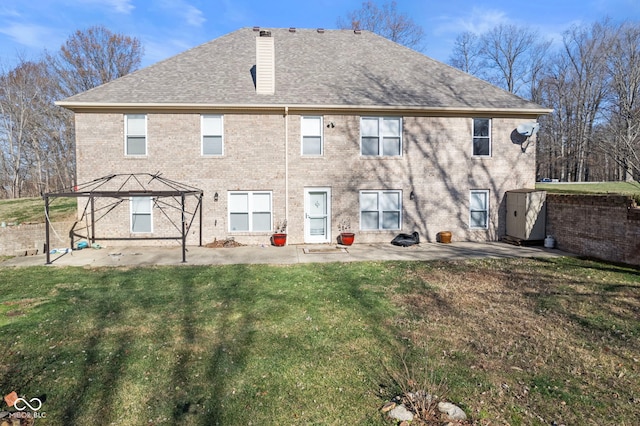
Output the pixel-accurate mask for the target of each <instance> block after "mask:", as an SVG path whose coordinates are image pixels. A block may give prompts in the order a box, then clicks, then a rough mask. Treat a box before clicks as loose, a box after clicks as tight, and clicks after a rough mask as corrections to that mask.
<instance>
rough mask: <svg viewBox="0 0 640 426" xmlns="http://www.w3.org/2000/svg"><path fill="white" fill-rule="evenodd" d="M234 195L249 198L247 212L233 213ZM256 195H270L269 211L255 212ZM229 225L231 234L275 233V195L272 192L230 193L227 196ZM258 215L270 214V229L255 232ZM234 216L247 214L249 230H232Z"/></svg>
mask: <svg viewBox="0 0 640 426" xmlns="http://www.w3.org/2000/svg"><path fill="white" fill-rule="evenodd" d="M234 195H246V196H247V210H246V211H240V210H238V211H232V209H231V208H232V207H231V205H232V198H233V196H234ZM255 195H269V211H268V212H267V211H255V210H254V204H255V202H254V197H255ZM227 211H228V213H227V223H228V224H229V225H228V228H229V232H273V193H272V191H229V192H228V194H227ZM256 213H269V224H270V228H269V229H260V230H255V229H254V228H255V226H254V220H253V219H254V215H255V214H256ZM233 214H247V223H248V229H232V221H231V216H232V215H233Z"/></svg>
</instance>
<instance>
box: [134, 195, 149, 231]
mask: <svg viewBox="0 0 640 426" xmlns="http://www.w3.org/2000/svg"><path fill="white" fill-rule="evenodd" d="M152 205H153V199H152V198H151V197H131V232H136V233H139V232H152V231H153V227H152V223H153V221H152V211H153V210H152V208H151V207H152Z"/></svg>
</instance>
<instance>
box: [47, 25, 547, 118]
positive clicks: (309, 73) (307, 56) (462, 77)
mask: <svg viewBox="0 0 640 426" xmlns="http://www.w3.org/2000/svg"><path fill="white" fill-rule="evenodd" d="M270 31H271V36H272V37H273V38H274V43H275V92H274V93H273V94H259V93H257V92H256V86H255V77H256V76H255V65H256V37H259V36H260V35H259V32H258V31H255V30H254V29H252V28H243V29H240V30H237V31H234V32H232V33H229V34H227V35H225V36H222V37H220V38H217V39H215V40H212V41H210V42H207V43H205V44H202V45H200V46H197V47H195V48H193V49H190V50H188V51H186V52H183V53H181V54H178V55H176V56H174V57H171V58H169V59H166V60H164V61H161V62H158V63H156V64H154V65H151V66H149V67H146V68H143V69H141V70H138V71H136V72H134V73H132V74H129V75H126V76H124V77H122V78H119V79H117V80H114V81H111V82H109V83H107V84H104V85H102V86H100V87H96V88H94V89H91V90H89V91H86V92H84V93H80V94H78V95H75V96H72V97H70V98H67V99H65V100H64V101H61V102H59V103H58V104H59V105H61V106H65V107H68V108H71V109H76V108H82V107H83V106H89V105H93V106H96V105H102V106H105V107H108V106H109V105H111V106H115V105H118V106H119V107H122V106H123V105H131V106H135V105H147V106H154V105H155V106H162V105H166V106H180V105H190V106H202V107H206V106H220V107H224V106H228V107H235V108H238V107H260V106H278V105H282V106H290V107H295V106H303V105H304V106H312V105H313V106H318V107H332V108H336V107H338V108H339V107H345V108H353V107H358V108H367V107H371V108H411V109H428V110H437V109H442V110H514V111H516V110H517V111H521V112H526V111H528V112H534V111H537V112H538V113H544V112H548V110H544V109H542V107H540V106H539V105H537V104H535V103H532V102H529V101H526V100H524V99H522V98H519V97H517V96H515V95H513V94H511V93H509V92H506V91H504V90H502V89H500V88H497V87H495V86H493V85H491V84H489V83H487V82H485V81H483V80H480V79H478V78H475V77H473V76H471V75H469V74H466V73H464V72H462V71H460V70H458V69H455V68H452V67H450V66H448V65H445V64H443V63H441V62H438V61H435V60H433V59H431V58H429V57H427V56H424V55H422V54H421V53H418V52H416V51H413V50H411V49H409V48H406V47H404V46H401V45H399V44H397V43H394V42H391V41H389V40H387V39H385V38H383V37H380V36H378V35H376V34H374V33H371V32H368V31H361V32H357V33H356V32H354V31H351V30H324V31H318V30H308V29H297V30H295V31H290V30H289V29H271V30H270Z"/></svg>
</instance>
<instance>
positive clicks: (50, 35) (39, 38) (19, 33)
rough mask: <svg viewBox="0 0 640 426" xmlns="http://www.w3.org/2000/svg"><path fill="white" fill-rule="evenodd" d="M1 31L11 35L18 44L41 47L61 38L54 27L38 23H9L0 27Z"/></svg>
mask: <svg viewBox="0 0 640 426" xmlns="http://www.w3.org/2000/svg"><path fill="white" fill-rule="evenodd" d="M0 33H2V34H5V35H7V36H9V37H10V38H12V39H13V40H14V41H15V42H16V43H18V44H21V45H23V46H27V47H34V48H40V49H41V48H43V47H46V46H48V45H50V44H51V43H52V41H53V40H57V39H58V38H59V37H58V35H57V34H56V32H55V31H54V30H53V29H52V28H49V27H45V26H42V25H36V24H17V23H14V24H9V25H7V26H3V27H0Z"/></svg>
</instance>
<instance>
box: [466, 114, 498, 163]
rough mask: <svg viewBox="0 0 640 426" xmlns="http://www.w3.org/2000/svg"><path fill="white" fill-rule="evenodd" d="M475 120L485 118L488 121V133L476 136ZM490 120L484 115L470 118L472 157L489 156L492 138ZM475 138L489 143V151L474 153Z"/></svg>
mask: <svg viewBox="0 0 640 426" xmlns="http://www.w3.org/2000/svg"><path fill="white" fill-rule="evenodd" d="M476 120H486V121H488V125H487V126H488V133H489V134H488V135H486V136H476ZM491 125H492V120H491V119H490V118H486V117H477V118H474V119H473V120H472V123H471V155H473V156H474V157H491V152H492V150H493V148H492V145H493V143H492V140H491V139H492V138H491V127H492V126H491ZM476 139H478V140H483V141H486V143H487V144H488V145H489V152H488V153H487V154H476Z"/></svg>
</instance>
